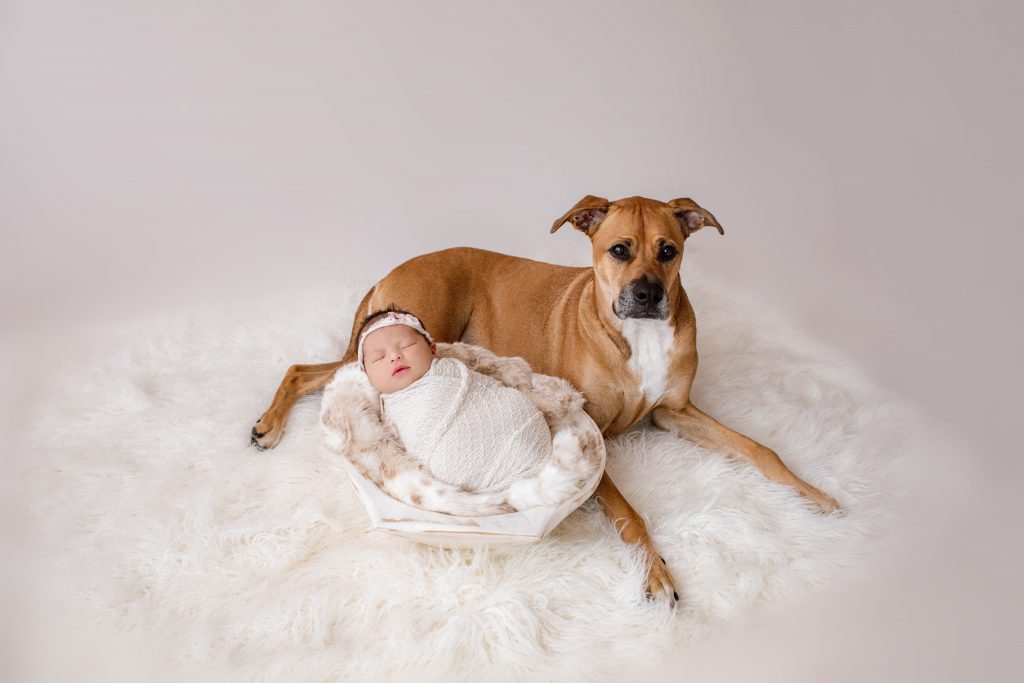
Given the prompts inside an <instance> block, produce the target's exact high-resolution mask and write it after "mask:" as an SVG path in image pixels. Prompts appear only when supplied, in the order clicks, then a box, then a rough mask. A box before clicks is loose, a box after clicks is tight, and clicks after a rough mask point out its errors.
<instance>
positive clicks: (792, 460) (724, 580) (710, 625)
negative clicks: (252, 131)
mask: <svg viewBox="0 0 1024 683" xmlns="http://www.w3.org/2000/svg"><path fill="white" fill-rule="evenodd" d="M694 280H695V278H694V277H693V276H692V275H691V276H690V277H689V279H688V286H687V289H688V291H689V293H690V297H691V299H692V301H693V304H694V307H695V308H696V311H697V320H698V330H699V345H700V351H701V361H700V362H701V365H700V370H699V371H698V374H697V381H696V385H695V387H694V402H695V403H696V404H697V405H698V406H700V407H701V408H702V409H703V410H705V411H706V412H708V413H710V414H711V415H713V416H715V417H717V418H718V419H720V420H721V421H723V422H725V423H726V424H728V425H730V426H732V427H734V428H736V429H738V430H740V431H742V432H744V433H746V434H747V435H749V436H751V437H753V438H755V439H758V440H760V441H762V442H763V443H765V444H767V445H769V446H771V447H772V448H774V449H775V450H776V451H778V452H779V453H780V455H781V456H782V457H783V459H784V460H785V461H786V462H787V463H788V464H789V465H790V467H791V468H792V469H793V470H794V471H795V472H796V473H797V474H798V475H799V476H801V477H803V478H804V479H806V480H807V481H808V482H810V483H812V484H814V485H815V486H818V487H819V488H821V489H823V490H824V491H826V492H827V493H829V494H831V495H833V496H835V497H836V498H837V499H838V500H839V502H840V504H841V505H842V506H843V507H844V508H845V509H846V510H847V512H848V515H847V516H846V517H844V518H836V517H823V516H818V515H815V514H812V513H811V512H809V511H808V510H807V509H806V508H805V507H804V506H803V505H802V504H801V502H800V500H799V499H798V497H797V496H796V495H795V494H793V493H792V492H791V491H789V490H788V489H786V488H783V487H780V486H777V485H774V484H771V483H769V482H768V481H767V480H765V479H764V478H763V477H762V476H761V475H760V474H759V473H757V472H756V471H755V470H754V469H753V468H752V467H751V466H749V465H747V464H745V463H737V462H729V461H727V460H726V459H725V458H724V457H722V456H720V455H718V454H716V453H713V452H709V451H706V450H704V449H702V448H700V447H698V446H696V445H694V444H691V443H688V442H685V441H682V440H680V439H677V438H675V437H672V436H669V435H668V434H666V433H663V432H660V431H658V430H656V429H654V428H652V427H650V426H642V427H640V428H637V429H634V430H633V431H631V432H629V433H627V434H625V435H624V436H622V437H620V438H618V439H615V440H613V441H611V442H609V444H608V446H609V452H608V456H609V465H608V470H609V472H610V474H611V476H612V478H613V479H614V481H615V482H616V483H617V484H618V486H619V488H620V489H621V490H622V491H623V493H624V494H625V496H626V497H627V499H628V500H629V501H630V502H631V503H632V504H633V506H634V507H635V508H636V509H637V510H638V511H639V512H640V513H641V514H642V515H643V516H644V517H645V519H646V520H647V521H648V527H649V529H650V531H651V534H652V535H653V538H654V540H655V542H656V544H657V547H658V548H659V549H660V551H661V553H662V554H663V555H664V557H665V559H666V560H667V562H668V565H669V567H670V568H671V570H672V572H673V573H674V575H675V577H676V579H677V581H678V584H679V592H680V595H681V597H682V605H681V607H679V608H678V609H676V610H674V611H673V610H670V609H668V608H667V607H665V606H663V605H660V604H652V603H648V602H646V601H645V600H644V597H643V578H644V572H643V568H642V566H641V558H640V557H638V556H637V555H636V554H635V553H634V552H632V550H631V548H630V547H628V546H626V545H625V544H623V543H622V542H621V541H619V539H618V538H617V537H616V535H615V532H614V531H613V529H612V526H611V524H610V523H609V521H608V520H607V519H605V517H604V516H603V515H602V514H601V512H600V509H599V508H598V506H597V505H596V503H594V502H593V501H590V502H588V503H586V504H585V505H584V506H583V507H582V508H581V509H579V510H578V511H577V512H576V513H574V514H573V515H571V516H570V517H569V518H568V519H567V520H566V521H565V522H564V523H563V524H562V525H561V526H560V527H558V528H557V529H556V530H555V532H554V533H553V534H552V536H551V537H549V538H548V539H545V540H544V541H542V542H539V543H536V544H533V545H529V546H525V547H521V548H516V549H514V550H510V551H506V552H502V553H498V552H494V551H481V552H474V551H459V552H456V551H444V550H437V549H432V548H428V547H423V546H418V545H416V544H413V543H411V542H408V541H404V540H402V539H399V538H394V537H390V536H385V535H384V534H382V533H375V532H373V531H371V529H370V526H369V522H368V520H367V518H366V515H365V514H364V511H363V509H362V508H361V507H360V504H359V501H358V499H357V498H356V496H355V494H354V493H353V490H352V487H351V486H350V485H349V483H348V481H347V480H346V475H345V472H344V470H343V468H342V467H341V465H340V463H339V462H337V460H336V456H333V455H332V454H331V453H330V452H329V451H328V450H327V449H326V448H325V447H324V446H322V445H321V435H320V429H319V427H318V423H317V411H318V403H319V396H314V397H308V398H307V399H304V400H303V401H301V402H300V403H299V405H298V406H297V407H296V409H295V411H294V412H293V413H292V416H291V419H290V421H289V423H288V430H287V433H286V435H285V438H284V440H283V441H282V442H281V444H280V445H279V446H278V447H277V448H276V449H274V450H272V451H268V452H265V453H260V452H257V451H256V450H254V449H252V448H250V447H249V430H250V428H251V426H252V423H253V421H254V420H255V419H256V417H257V416H259V414H260V413H261V412H262V411H263V409H264V408H265V407H266V405H267V404H268V403H269V401H270V399H271V397H272V396H273V393H274V390H275V389H276V387H277V384H278V381H279V380H280V379H281V377H282V376H283V374H284V371H285V369H286V368H287V367H288V365H289V364H291V363H295V362H303V363H305V362H322V361H328V360H333V359H335V358H336V357H338V354H339V351H340V350H341V349H343V348H344V346H345V342H346V340H347V336H348V330H349V324H350V317H351V315H352V313H353V311H354V310H355V308H356V304H357V303H358V299H359V296H360V295H361V294H362V293H363V291H364V288H363V287H362V286H360V287H350V288H345V289H344V290H342V291H337V289H335V290H334V291H318V292H312V293H310V294H309V296H306V297H303V298H301V299H294V298H292V299H290V300H288V301H279V302H275V305H271V306H267V305H263V306H261V307H260V309H259V310H256V309H255V308H254V307H250V308H249V309H242V308H234V309H225V310H222V311H220V312H219V314H213V313H203V314H194V315H190V316H185V317H180V316H179V317H175V318H163V319H160V320H158V321H153V320H150V321H146V322H145V323H143V324H140V325H138V326H136V329H135V331H134V333H133V334H131V335H126V336H124V337H122V339H121V340H120V341H119V342H118V344H116V345H115V346H111V347H108V348H107V349H106V350H105V351H104V352H103V353H102V354H99V355H97V356H96V357H95V358H93V359H92V360H91V361H90V362H89V363H85V364H83V365H81V367H79V368H78V369H77V370H76V371H75V372H71V373H66V374H65V375H64V376H63V377H62V378H61V381H60V383H59V384H58V385H56V386H53V387H52V388H51V389H49V391H48V394H49V396H50V398H49V400H48V402H47V404H46V405H45V407H44V408H39V409H38V410H37V411H36V419H35V420H34V421H33V424H32V425H31V429H32V432H31V433H32V436H31V445H32V448H31V451H32V456H31V457H32V458H33V461H32V468H33V472H32V478H31V487H32V488H31V491H32V498H33V500H34V504H33V507H32V515H33V521H34V524H35V526H34V527H33V528H34V530H35V534H36V535H37V537H38V538H39V539H40V546H41V553H42V558H43V561H42V563H41V564H40V566H39V567H38V571H39V572H40V573H41V576H42V577H43V578H41V579H40V580H39V584H40V585H43V586H47V587H52V589H53V590H54V591H57V590H60V591H61V594H62V595H63V594H65V593H64V592H65V591H66V592H69V593H70V594H71V595H73V596H74V598H73V600H74V601H75V602H82V603H83V604H88V605H89V606H90V609H91V614H93V615H94V619H95V623H94V624H93V626H94V627H95V628H112V629H114V630H115V631H117V632H119V633H122V634H128V640H127V641H126V642H129V643H132V644H133V645H134V646H136V647H139V648H145V652H147V653H148V654H147V657H152V658H155V659H156V660H157V661H159V662H160V665H161V666H162V667H166V668H167V669H169V670H172V671H173V670H177V669H179V668H182V667H191V668H192V669H193V670H194V668H195V667H196V666H201V667H218V670H219V671H221V672H222V673H225V675H230V676H231V678H232V679H233V680H247V679H252V680H289V681H321V680H365V679H370V680H376V679H381V678H391V679H406V678H415V679H416V680H418V681H423V680H428V679H430V678H432V677H436V678H438V679H442V680H454V679H467V680H485V679H486V680H489V681H490V680H503V679H508V680H547V679H557V680H588V681H594V680H605V679H616V678H621V676H622V675H623V674H624V673H626V672H632V673H633V674H635V673H636V669H635V667H636V666H637V664H638V662H643V661H650V660H652V659H653V658H656V657H658V656H659V655H660V654H662V653H665V652H667V651H670V650H679V649H680V648H682V647H684V646H686V645H687V644H690V643H692V642H694V641H695V640H696V639H698V638H701V637H702V636H704V635H706V634H708V633H709V632H711V631H714V630H721V629H725V628H729V627H730V626H732V625H735V624H737V623H740V622H741V621H742V620H744V618H746V617H749V616H750V615H752V614H753V613H755V612H756V611H757V610H758V609H761V608H763V607H764V606H766V605H770V604H773V603H779V602H780V601H784V600H786V599H787V598H790V597H792V596H794V595H796V594H798V593H799V592H802V591H807V590H808V589H809V588H811V587H814V586H819V585H822V584H824V583H825V582H828V581H830V580H831V579H833V578H835V577H836V576H838V575H839V574H840V573H842V572H843V571H844V570H845V569H846V568H848V567H850V566H851V565H852V564H854V563H856V562H857V558H858V557H859V556H861V555H862V554H863V553H864V552H865V551H866V550H867V549H868V548H869V546H870V543H871V540H872V539H874V538H877V537H878V536H879V535H880V534H881V533H882V532H883V531H884V529H885V528H886V525H887V524H888V520H889V518H890V517H891V514H892V513H891V510H892V508H893V501H894V499H895V493H896V491H895V482H894V480H893V472H892V468H891V467H890V462H891V460H892V459H893V458H894V457H895V456H896V455H897V454H898V451H899V449H900V447H901V442H902V438H901V434H900V433H899V432H898V431H897V430H896V429H894V427H893V425H894V424H895V422H896V420H895V418H896V415H895V413H896V411H897V406H896V405H895V404H894V403H893V402H892V401H890V400H889V399H888V398H886V397H885V395H884V394H883V393H882V392H880V391H878V390H876V389H874V388H872V387H871V386H870V385H868V384H866V383H865V382H863V381H862V380H861V379H860V376H859V375H858V373H857V371H856V370H855V369H851V368H848V367H847V366H846V364H845V363H844V362H843V360H842V359H841V358H838V357H836V356H835V355H834V354H832V353H831V352H829V351H828V350H827V349H822V348H820V347H818V346H817V345H815V344H814V343H812V342H810V341H808V340H806V339H805V338H803V337H802V336H801V335H800V334H798V333H796V332H794V331H793V330H792V329H790V328H789V327H787V325H786V324H785V323H784V322H781V321H780V320H778V319H776V318H773V317H770V316H768V315H766V314H764V313H763V310H762V309H761V308H760V307H759V306H758V305H757V304H756V303H754V302H752V301H748V300H745V299H743V298H742V297H738V296H735V295H733V294H728V293H726V292H725V290H724V289H723V287H721V286H720V285H719V286H714V287H712V286H709V285H708V284H707V281H706V279H705V278H701V279H700V281H699V282H694ZM702 285H703V286H702ZM58 651H59V650H58Z"/></svg>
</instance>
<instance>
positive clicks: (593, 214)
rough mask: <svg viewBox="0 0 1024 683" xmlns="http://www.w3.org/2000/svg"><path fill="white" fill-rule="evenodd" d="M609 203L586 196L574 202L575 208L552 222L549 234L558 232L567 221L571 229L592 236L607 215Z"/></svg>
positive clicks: (592, 196) (601, 198)
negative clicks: (570, 224)
mask: <svg viewBox="0 0 1024 683" xmlns="http://www.w3.org/2000/svg"><path fill="white" fill-rule="evenodd" d="M609 203H610V202H609V201H608V200H607V199H605V198H603V197H595V196H594V195H590V194H588V195H587V196H586V197H584V198H583V199H581V200H579V201H578V202H576V206H574V207H572V208H571V209H569V210H568V211H566V212H565V215H564V216H562V217H561V218H559V219H558V220H557V221H555V222H554V225H552V226H551V232H554V231H555V230H558V229H559V228H560V227H562V225H563V224H564V223H565V222H566V221H569V222H570V223H572V227H574V228H576V229H577V230H579V231H580V232H582V233H584V234H586V235H588V236H589V235H592V234H594V230H597V226H598V225H599V224H600V223H601V221H603V220H604V217H605V216H607V215H608V204H609Z"/></svg>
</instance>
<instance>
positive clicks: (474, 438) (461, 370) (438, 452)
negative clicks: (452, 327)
mask: <svg viewBox="0 0 1024 683" xmlns="http://www.w3.org/2000/svg"><path fill="white" fill-rule="evenodd" d="M381 405H382V407H383V412H384V416H385V417H386V419H387V420H388V421H390V422H391V424H392V425H394V427H395V430H396V431H397V432H398V435H399V437H400V438H401V440H402V443H403V445H404V446H405V449H406V451H407V452H408V453H411V454H413V455H415V456H416V457H417V458H419V459H420V461H421V462H423V463H424V465H426V467H427V469H429V470H430V471H431V473H432V474H433V475H434V476H435V477H437V478H438V479H441V480H442V481H446V482H448V483H450V484H454V485H456V486H462V487H463V488H465V489H467V490H470V491H481V492H485V491H486V492H489V491H497V490H500V489H501V488H503V487H507V486H509V485H511V484H512V483H513V481H515V480H517V479H520V478H522V477H524V476H529V475H530V474H531V473H532V472H534V471H535V470H538V469H539V468H541V467H543V465H544V463H546V462H547V461H548V460H549V459H550V457H551V430H550V429H549V428H548V425H547V422H546V421H545V419H544V415H543V414H542V413H541V412H540V411H539V410H537V408H536V407H535V406H534V404H533V403H532V402H531V401H530V400H529V399H528V398H527V397H526V396H524V395H523V394H522V392H520V391H517V390H516V389H513V388H512V387H508V386H505V385H504V384H502V383H501V382H498V381H497V380H495V379H493V378H491V377H488V376H486V375H483V374H481V373H479V372H476V371H474V370H470V369H469V368H468V367H466V365H465V363H463V362H462V361H460V360H457V359H455V358H435V359H433V360H432V361H431V364H430V369H429V370H427V372H426V373H425V374H424V375H423V376H422V377H421V378H420V379H418V380H416V381H415V382H413V383H412V384H410V385H409V386H407V387H405V388H404V389H400V390H399V391H396V392H394V393H391V394H382V395H381Z"/></svg>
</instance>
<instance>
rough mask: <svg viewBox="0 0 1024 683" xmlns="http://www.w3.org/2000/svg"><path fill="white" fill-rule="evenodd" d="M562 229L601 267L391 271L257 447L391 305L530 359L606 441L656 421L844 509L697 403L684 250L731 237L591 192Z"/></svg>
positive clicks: (610, 494)
mask: <svg viewBox="0 0 1024 683" xmlns="http://www.w3.org/2000/svg"><path fill="white" fill-rule="evenodd" d="M565 222H570V223H572V225H573V226H574V227H575V228H576V229H577V230H579V231H580V232H583V233H584V234H586V235H587V236H588V237H589V238H590V242H591V245H592V248H593V267H591V268H570V267H566V266H556V265H551V264H548V263H539V262H537V261H530V260H528V259H523V258H516V257H513V256H506V255H504V254H497V253H494V252H490V251H483V250H480V249H469V248H457V249H446V250H444V251H439V252H434V253H431V254H425V255H423V256H418V257H416V258H414V259H411V260H409V261H407V262H405V263H403V264H402V265H400V266H398V267H397V268H395V269H394V270H393V271H391V272H390V273H389V274H388V275H387V276H386V277H385V278H384V279H383V280H381V281H380V282H378V283H377V284H376V285H375V286H374V287H373V288H372V289H371V290H370V291H369V292H368V293H367V294H366V296H365V297H363V300H362V303H360V304H359V309H358V310H357V311H356V314H355V320H354V322H353V331H352V338H351V340H350V341H349V345H348V350H347V351H346V352H345V356H344V357H343V358H342V359H341V360H340V361H337V362H335V363H324V364H321V365H293V366H292V367H290V368H289V369H288V372H287V374H286V375H285V377H284V380H283V381H282V382H281V386H280V388H278V390H277V394H276V395H275V396H274V401H273V403H272V404H271V405H270V408H269V409H268V410H267V412H265V413H264V414H263V416H262V417H260V419H259V420H258V421H257V422H256V426H255V427H253V430H252V441H253V443H254V444H255V445H257V446H259V447H262V448H270V447H273V446H274V445H275V444H277V442H278V441H279V440H280V439H281V435H282V433H283V431H284V425H285V420H286V418H287V416H288V412H289V410H291V407H292V405H294V403H295V401H296V400H297V399H298V398H299V397H300V396H303V395H304V394H307V393H309V392H312V391H317V390H319V389H322V388H323V387H324V386H325V385H326V384H327V383H328V381H330V379H331V376H332V375H333V374H334V371H335V370H336V369H337V368H338V367H339V366H341V365H343V364H345V363H350V362H352V361H354V360H355V359H356V343H357V339H356V328H357V326H358V325H359V322H360V321H361V320H362V318H363V317H364V316H365V315H367V314H368V313H370V312H372V311H375V310H377V309H380V308H384V307H385V306H387V305H388V304H394V305H396V306H398V307H400V308H403V309H406V310H409V311H412V312H414V313H415V314H416V315H417V316H419V318H420V319H421V320H422V321H423V323H424V325H425V326H426V328H427V329H428V330H429V331H430V333H431V334H432V335H433V336H434V338H435V339H436V340H437V341H441V342H454V341H463V342H467V343H470V344H478V345H480V346H484V347H486V348H488V349H490V350H491V351H493V352H494V353H496V354H498V355H502V356H521V357H522V358H525V359H526V361H527V362H529V364H530V365H531V366H532V367H533V369H534V371H535V372H540V373H544V374H547V375H556V376H559V377H564V378H566V379H568V380H569V381H570V382H572V383H573V385H575V386H576V387H577V388H579V389H580V390H581V391H582V392H583V394H584V396H586V398H587V403H586V410H587V412H588V413H589V414H590V416H591V417H593V418H594V421H595V422H597V424H598V426H599V427H600V428H601V430H602V431H603V432H604V434H605V435H606V436H615V435H616V434H619V433H620V432H622V431H624V430H626V429H628V428H629V427H630V426H632V425H634V424H636V423H637V422H638V421H639V420H641V419H642V418H643V417H644V416H646V415H648V414H651V416H652V419H653V422H654V424H655V425H657V426H658V427H660V428H662V429H666V430H670V431H672V432H674V433H676V434H678V435H679V436H681V437H683V438H685V439H689V440H690V441H694V442H698V443H700V444H701V445H702V446H705V447H707V448H711V449H714V450H718V451H721V452H723V453H725V454H727V455H733V456H739V457H742V458H746V459H748V460H749V461H750V462H752V463H753V464H754V465H755V466H756V467H757V468H758V469H760V470H761V472H763V473H764V475H765V476H766V477H768V478H769V479H771V480H772V481H776V482H779V483H782V484H786V485H788V486H791V487H792V488H793V489H795V490H796V491H797V492H798V493H799V494H800V495H802V496H804V497H805V498H806V499H807V500H808V501H809V502H810V503H811V504H812V505H813V506H814V507H816V508H817V509H818V510H820V511H823V512H831V511H834V510H837V509H838V505H837V504H836V501H835V500H834V499H832V498H831V497H829V496H827V495H825V494H824V493H822V492H821V491H819V490H818V489H816V488H815V487H813V486H811V485H810V484H808V483H806V482H804V481H802V480H801V479H800V478H799V477H797V476H796V475H795V474H793V473H792V472H790V471H789V469H788V468H787V467H786V466H785V465H784V464H783V462H782V460H780V459H779V456H778V455H776V454H775V452H774V451H772V450H771V449H769V448H766V447H765V446H762V445H761V444H759V443H757V442H756V441H753V440H751V439H748V438H747V437H745V436H743V435H742V434H739V433H737V432H734V431H733V430H731V429H729V428H728V427H725V426H723V425H721V424H719V423H718V422H716V421H715V420H714V419H712V418H711V417H709V416H707V415H705V414H704V413H702V412H701V411H700V410H698V409H697V407H696V406H694V405H693V403H691V402H690V385H691V384H692V382H693V377H694V374H695V373H696V371H697V345H696V335H697V328H696V325H695V320H694V315H693V309H692V308H691V307H690V302H689V300H688V299H687V297H686V292H685V291H683V287H682V284H681V282H680V279H679V267H680V263H681V261H682V255H683V243H684V241H685V240H686V238H687V237H689V236H690V235H691V234H693V233H694V232H695V231H697V230H699V229H700V228H702V227H704V226H708V225H710V226H713V227H715V228H717V229H718V231H719V232H720V233H722V234H724V231H723V230H722V227H721V226H720V225H719V224H718V221H717V220H715V217H714V216H712V215H711V213H710V212H708V211H706V210H705V209H703V208H701V207H700V206H698V205H697V204H696V203H695V202H694V201H692V200H690V199H673V200H672V201H670V202H668V203H664V202H659V201H655V200H651V199H645V198H643V197H630V198H628V199H620V200H618V201H614V202H610V201H608V200H607V199H601V198H600V197H593V196H589V195H588V196H587V197H584V198H583V199H582V200H580V201H579V202H578V203H577V204H576V205H575V206H574V207H572V208H571V209H570V210H569V211H568V212H566V214H565V215H563V216H561V217H560V218H559V219H558V220H556V221H555V223H554V225H552V226H551V232H554V231H555V230H557V229H558V228H559V227H561V225H562V224H563V223H565ZM595 496H596V497H597V499H598V500H599V501H600V503H601V506H602V508H603V509H604V512H605V514H606V515H607V516H608V518H609V519H610V520H611V521H612V523H613V524H614V526H615V529H616V530H617V531H618V533H619V535H620V536H621V537H622V538H623V540H625V541H626V542H628V543H635V544H637V545H639V546H640V547H641V548H642V549H643V550H644V551H645V552H646V554H647V557H648V558H649V566H650V569H649V572H648V580H647V591H648V593H650V594H653V595H654V596H657V597H660V598H664V599H666V600H668V601H670V602H671V601H673V598H676V599H678V596H677V595H676V593H675V587H674V584H673V579H672V575H671V574H670V573H669V571H668V568H667V567H666V566H665V562H664V560H662V559H661V558H660V556H658V554H657V552H656V551H655V549H654V545H653V543H652V542H651V538H650V536H649V535H648V533H647V530H646V528H645V526H644V522H643V520H642V519H641V518H640V516H639V515H638V514H637V513H636V511H635V510H633V508H632V507H631V506H630V505H629V503H628V502H626V499H625V498H623V496H622V494H621V493H620V492H619V490H618V489H617V488H616V487H615V484H613V483H612V481H611V479H610V478H609V477H608V475H607V473H606V474H605V476H604V477H603V478H602V479H601V483H600V485H599V486H598V488H597V492H596V493H595Z"/></svg>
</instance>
